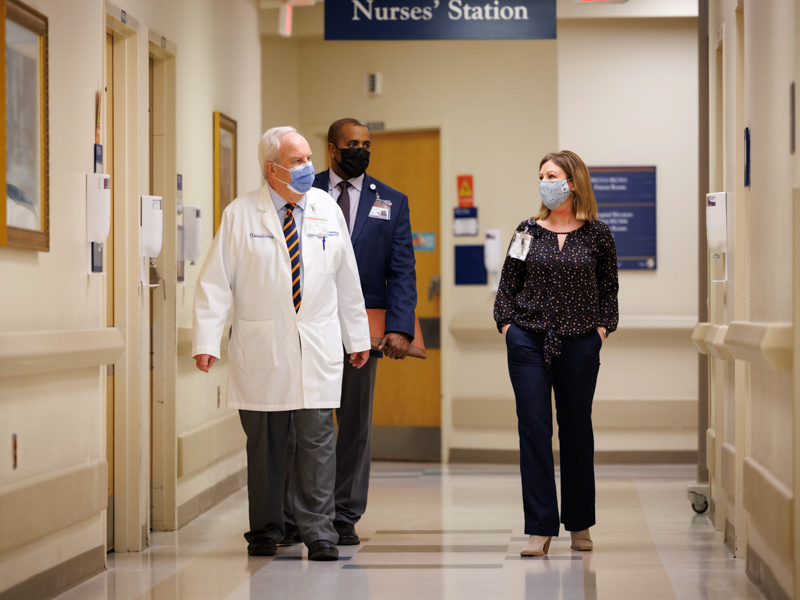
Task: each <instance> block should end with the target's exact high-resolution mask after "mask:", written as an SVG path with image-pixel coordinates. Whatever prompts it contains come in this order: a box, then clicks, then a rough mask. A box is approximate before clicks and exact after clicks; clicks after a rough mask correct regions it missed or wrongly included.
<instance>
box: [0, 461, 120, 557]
mask: <svg viewBox="0 0 800 600" xmlns="http://www.w3.org/2000/svg"><path fill="white" fill-rule="evenodd" d="M107 487H108V465H107V463H106V461H105V460H103V459H97V460H95V461H93V462H91V463H89V464H85V465H80V466H77V467H72V468H70V469H63V470H61V471H59V472H58V473H57V474H55V475H44V476H42V477H37V478H35V479H32V480H29V481H25V482H22V483H19V484H15V485H9V486H3V488H2V491H0V531H2V532H3V536H2V538H0V554H2V553H4V552H8V551H9V550H11V549H13V548H17V547H19V546H23V545H25V544H26V543H28V542H30V541H32V540H36V539H39V538H42V537H46V536H48V535H50V534H51V533H53V532H55V531H58V530H59V529H63V528H64V527H67V526H69V525H72V524H74V523H77V522H79V521H82V520H84V519H88V518H90V517H92V516H94V515H97V514H98V513H99V512H100V511H101V510H104V509H105V508H106V504H107V500H108V495H107V491H108V490H107ZM98 542H100V540H98ZM98 545H99V543H98Z"/></svg>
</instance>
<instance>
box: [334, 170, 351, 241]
mask: <svg viewBox="0 0 800 600" xmlns="http://www.w3.org/2000/svg"><path fill="white" fill-rule="evenodd" d="M349 187H350V184H349V183H348V182H347V181H342V182H341V183H340V184H339V188H340V189H341V190H342V191H341V193H340V194H339V198H338V199H337V200H336V204H338V205H339V208H341V209H342V212H343V213H344V222H345V223H346V224H347V231H348V232H349V231H350V192H349V191H348V188H349Z"/></svg>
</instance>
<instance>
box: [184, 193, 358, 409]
mask: <svg viewBox="0 0 800 600" xmlns="http://www.w3.org/2000/svg"><path fill="white" fill-rule="evenodd" d="M319 225H323V226H324V228H325V237H324V238H323V237H320V235H319V233H320V231H321V230H320V228H319ZM315 226H316V227H315ZM302 229H303V230H302V231H301V232H300V235H301V237H302V242H301V245H302V259H303V291H302V303H301V305H300V310H299V311H297V312H296V313H295V310H294V305H293V304H292V284H291V278H290V275H291V263H290V260H289V253H288V251H287V249H286V241H285V238H284V235H283V224H282V223H281V222H280V220H279V218H278V213H277V211H276V210H275V205H274V204H273V202H272V199H271V198H270V194H269V189H268V186H267V185H264V187H262V188H261V189H260V190H256V191H254V192H250V193H249V194H246V195H244V196H241V197H239V198H237V199H236V200H234V201H233V202H232V203H231V204H230V205H229V206H228V207H227V208H226V209H225V211H224V212H223V214H222V222H221V224H220V227H219V231H218V232H217V235H216V237H215V238H214V241H213V243H212V244H211V249H210V250H209V253H208V257H207V258H206V261H205V264H204V265H203V268H202V270H201V272H200V275H199V277H198V280H197V286H196V288H195V294H194V322H193V349H192V355H193V356H196V355H197V354H210V355H212V356H216V357H217V358H219V355H220V351H219V349H220V340H221V338H222V335H223V332H224V328H225V321H226V317H227V314H228V310H229V309H230V308H231V306H233V308H234V320H233V336H232V338H231V341H230V346H229V350H228V359H229V363H230V364H229V371H228V397H227V406H229V407H231V408H237V409H245V410H259V411H278V410H296V409H301V408H337V407H338V406H339V401H340V398H341V388H342V368H343V352H342V344H344V348H345V350H346V351H347V352H348V353H352V352H360V351H363V350H369V347H370V339H369V324H368V321H367V313H366V310H365V308H364V297H363V295H362V293H361V284H360V282H359V277H358V267H357V266H356V261H355V256H354V254H353V246H352V244H351V243H350V237H349V235H348V233H347V226H346V225H345V222H344V217H343V215H342V211H341V210H340V209H339V207H338V206H337V205H336V202H335V201H334V200H333V198H331V197H330V196H329V195H328V194H327V193H326V192H323V191H322V190H318V189H316V188H312V189H311V190H309V191H308V193H307V194H306V207H305V211H304V213H303V228H302ZM315 229H316V232H315ZM314 233H316V235H314ZM323 239H324V243H323Z"/></svg>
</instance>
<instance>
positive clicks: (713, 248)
mask: <svg viewBox="0 0 800 600" xmlns="http://www.w3.org/2000/svg"><path fill="white" fill-rule="evenodd" d="M727 200H728V195H727V193H726V192H715V193H713V194H706V238H707V240H708V249H709V251H710V252H711V265H710V266H711V282H712V283H725V282H726V281H727V280H728V208H727V204H728V202H727Z"/></svg>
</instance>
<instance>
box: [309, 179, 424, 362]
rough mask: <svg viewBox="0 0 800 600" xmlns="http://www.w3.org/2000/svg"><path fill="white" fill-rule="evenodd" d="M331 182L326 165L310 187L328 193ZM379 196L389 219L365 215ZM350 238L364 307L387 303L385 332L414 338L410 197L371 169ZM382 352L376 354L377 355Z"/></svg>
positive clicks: (415, 284) (413, 259) (414, 275)
mask: <svg viewBox="0 0 800 600" xmlns="http://www.w3.org/2000/svg"><path fill="white" fill-rule="evenodd" d="M329 184H330V173H329V171H328V170H325V171H322V172H321V173H317V176H316V178H315V179H314V187H317V188H319V189H321V190H323V191H325V192H327V191H328V186H329ZM377 196H380V199H381V200H389V201H390V202H391V203H392V205H391V206H392V212H391V218H390V219H389V220H388V221H384V220H383V219H377V218H373V217H370V216H369V212H370V209H371V208H372V205H373V204H374V203H375V200H376V199H377ZM350 237H351V240H352V242H353V250H354V252H355V255H356V263H358V274H359V277H360V278H361V290H362V291H363V292H364V303H365V304H366V307H367V308H385V309H386V331H387V332H389V331H393V332H399V333H405V334H407V335H409V336H410V337H411V338H412V339H413V337H414V309H415V308H416V306H417V274H416V271H415V270H414V266H415V264H416V259H415V258H414V246H413V242H412V239H411V219H410V216H409V210H408V196H406V195H405V194H403V193H401V192H399V191H397V190H396V189H394V188H391V187H389V186H388V185H386V184H385V183H382V182H381V181H379V180H377V179H375V178H374V177H371V176H370V175H369V174H366V175H364V186H363V188H362V189H361V198H360V200H359V202H358V212H357V213H356V219H355V223H354V224H353V232H352V234H351V236H350ZM381 354H382V353H377V355H378V356H380V355H381Z"/></svg>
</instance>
